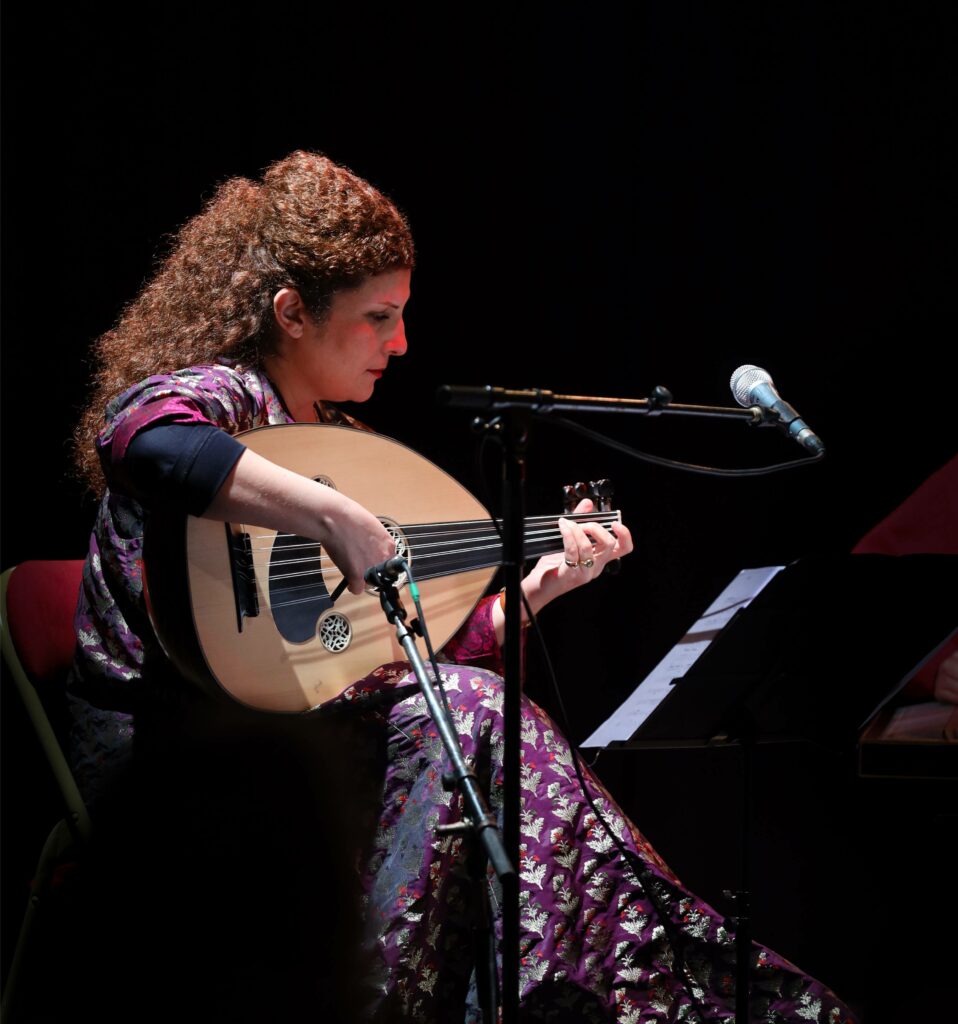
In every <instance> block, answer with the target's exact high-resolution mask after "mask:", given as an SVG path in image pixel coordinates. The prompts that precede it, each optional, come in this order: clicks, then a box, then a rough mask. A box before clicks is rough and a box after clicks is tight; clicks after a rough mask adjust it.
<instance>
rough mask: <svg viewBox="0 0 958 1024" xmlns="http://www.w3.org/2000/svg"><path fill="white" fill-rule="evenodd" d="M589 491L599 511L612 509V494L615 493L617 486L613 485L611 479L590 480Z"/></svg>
mask: <svg viewBox="0 0 958 1024" xmlns="http://www.w3.org/2000/svg"><path fill="white" fill-rule="evenodd" d="M589 493H590V496H591V498H592V500H593V501H594V502H595V507H596V509H597V510H598V511H599V512H611V511H612V495H613V494H614V493H615V488H614V487H613V486H612V481H611V480H605V479H603V480H590V481H589Z"/></svg>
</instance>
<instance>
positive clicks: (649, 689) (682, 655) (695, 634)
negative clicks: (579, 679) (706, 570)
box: [582, 565, 784, 747]
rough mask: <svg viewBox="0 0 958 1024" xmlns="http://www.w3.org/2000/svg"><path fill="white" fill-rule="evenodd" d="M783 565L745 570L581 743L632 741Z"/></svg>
mask: <svg viewBox="0 0 958 1024" xmlns="http://www.w3.org/2000/svg"><path fill="white" fill-rule="evenodd" d="M783 568H784V566H781V565H773V566H766V567H765V568H762V569H742V570H741V571H740V572H739V574H738V575H737V576H735V577H734V578H733V579H732V581H731V583H729V585H728V586H727V587H726V588H725V589H724V590H723V591H722V593H721V594H719V596H718V597H717V598H716V599H715V600H714V601H713V602H712V603H711V604H710V605H709V607H708V608H707V609H706V610H705V612H704V613H703V614H702V617H701V618H700V619H699V620H698V622H696V623H695V625H694V626H692V628H691V629H690V630H689V631H688V632H687V633H686V634H685V636H684V637H683V638H682V639H681V640H680V641H679V642H678V643H677V644H676V645H675V647H673V648H672V650H671V651H669V653H668V654H667V655H666V656H665V657H664V658H663V659H662V660H661V661H660V662H659V663H658V665H656V666H655V668H654V669H653V670H652V671H651V672H650V673H649V675H648V676H646V678H645V679H644V680H643V681H642V682H641V683H640V684H639V685H638V686H637V687H636V689H635V690H634V692H633V693H632V695H631V696H630V697H629V698H628V699H627V700H626V701H625V702H624V703H623V704H622V705H621V706H620V707H619V709H618V710H617V711H616V712H615V713H614V714H613V715H612V716H611V717H610V718H608V719H607V720H606V721H605V722H604V723H603V724H602V725H600V726H599V728H598V729H596V731H595V732H594V733H593V734H592V735H591V736H590V737H589V738H588V739H587V740H586V741H585V742H584V743H583V744H582V746H583V747H605V746H608V745H609V744H610V743H614V742H616V741H619V742H625V741H626V740H629V739H631V738H632V737H633V736H634V735H635V733H636V731H637V730H638V728H639V727H640V726H641V725H642V723H643V722H644V721H645V720H646V718H648V717H649V715H650V714H652V712H653V711H654V710H655V709H656V708H657V707H658V706H659V704H660V703H661V701H663V700H664V699H665V697H666V696H667V695H668V694H669V692H670V691H671V689H672V680H673V679H681V678H682V676H684V675H685V673H686V672H688V670H689V669H690V668H691V667H692V665H693V664H695V662H696V661H697V660H698V658H699V657H700V656H701V655H702V653H703V652H704V651H705V650H706V648H707V647H708V645H709V644H710V643H711V642H712V640H713V639H714V638H715V637H716V636H718V634H719V632H720V631H721V630H722V629H723V628H724V627H725V625H726V624H727V623H728V622H729V620H730V619H731V618H732V616H733V615H734V614H735V613H736V612H737V611H738V610H739V609H740V608H746V607H747V606H748V605H749V603H750V602H751V601H752V600H753V599H754V598H755V597H756V596H757V595H758V594H759V593H760V592H761V591H762V588H763V587H765V586H766V585H767V583H768V582H769V580H771V579H772V578H773V577H774V576H775V575H776V573H778V572H781V570H782V569H783Z"/></svg>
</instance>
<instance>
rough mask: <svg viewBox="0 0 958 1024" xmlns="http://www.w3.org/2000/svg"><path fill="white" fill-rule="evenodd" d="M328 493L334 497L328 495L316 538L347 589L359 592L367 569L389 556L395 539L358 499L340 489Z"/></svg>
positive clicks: (393, 551)
mask: <svg viewBox="0 0 958 1024" xmlns="http://www.w3.org/2000/svg"><path fill="white" fill-rule="evenodd" d="M327 490H328V488H327ZM330 494H331V495H334V496H335V498H331V500H330V506H331V507H330V511H329V512H328V513H327V514H326V515H325V516H324V517H323V520H322V523H321V526H320V531H319V532H320V534H321V536H320V538H319V539H320V540H321V541H322V543H323V547H325V549H326V553H327V554H328V555H329V557H330V558H331V559H332V560H333V561H334V562H335V563H336V565H337V567H338V568H339V571H340V572H341V573H342V574H343V576H344V577H345V579H346V586H347V587H348V588H349V592H350V593H351V594H361V593H362V592H363V590H364V589H365V587H366V583H365V579H364V577H365V574H366V570H367V569H369V568H371V567H372V566H374V565H378V564H379V563H380V562H385V561H386V559H387V558H392V557H393V555H395V554H396V542H395V540H394V539H393V538H392V537H391V536H390V535H389V533H388V532H387V531H386V528H385V527H384V526H383V524H382V523H381V522H380V521H379V520H378V519H377V518H376V517H375V516H374V515H373V514H372V513H371V512H369V511H368V510H367V509H365V508H364V507H363V506H362V505H360V504H359V503H358V502H356V501H353V500H352V498H347V497H346V495H345V494H340V493H339V491H331V492H330ZM330 589H334V588H330Z"/></svg>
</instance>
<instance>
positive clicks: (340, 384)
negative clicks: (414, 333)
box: [266, 270, 411, 419]
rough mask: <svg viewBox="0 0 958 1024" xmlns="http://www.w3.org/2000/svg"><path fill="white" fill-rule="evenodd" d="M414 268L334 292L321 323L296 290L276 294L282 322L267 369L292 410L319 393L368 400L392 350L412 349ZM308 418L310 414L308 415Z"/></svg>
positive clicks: (335, 398) (333, 397) (339, 398)
mask: <svg viewBox="0 0 958 1024" xmlns="http://www.w3.org/2000/svg"><path fill="white" fill-rule="evenodd" d="M410 276H411V272H410V271H409V270H390V271H387V272H386V273H384V274H377V275H376V276H375V277H368V278H366V280H365V281H363V283H362V284H361V285H359V287H357V288H350V289H348V290H344V291H338V292H336V293H334V295H333V299H332V304H331V305H330V308H329V311H328V312H327V314H326V316H325V317H323V319H322V321H320V322H319V323H317V322H316V321H315V320H313V318H312V317H310V315H309V314H308V313H307V312H306V311H305V308H304V307H303V306H302V300H301V299H300V298H299V296H298V294H297V293H296V292H290V293H289V294H291V295H292V296H293V297H294V298H293V299H292V300H290V299H289V297H288V295H287V299H286V300H283V299H282V296H283V294H284V292H288V290H284V292H281V293H279V294H278V295H277V296H276V298H275V299H274V310H275V312H276V317H277V321H278V322H279V324H280V327H281V328H282V334H281V340H280V343H279V346H278V349H277V352H276V354H275V355H274V356H273V357H271V358H270V359H269V360H267V366H266V370H267V372H268V373H269V374H270V376H271V377H272V378H273V380H274V382H275V383H276V384H277V386H278V387H279V389H280V391H281V392H282V394H283V396H284V398H285V399H286V401H287V404H288V406H289V407H290V411H291V412H292V413H293V415H294V416H295V417H296V419H300V418H301V416H300V415H298V414H297V409H296V406H299V410H300V412H303V411H305V409H306V408H309V407H311V405H312V403H313V402H314V401H315V400H316V399H322V400H324V401H330V402H365V401H366V399H367V398H369V397H370V396H371V395H372V393H373V388H374V387H375V385H376V381H377V380H379V378H380V377H381V376H382V375H383V372H384V371H385V369H386V366H387V364H388V363H389V359H390V357H391V356H401V355H402V354H403V353H404V352H405V351H406V328H405V325H404V324H403V309H404V308H405V306H406V303H407V302H408V301H409V283H410ZM303 418H305V417H303Z"/></svg>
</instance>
